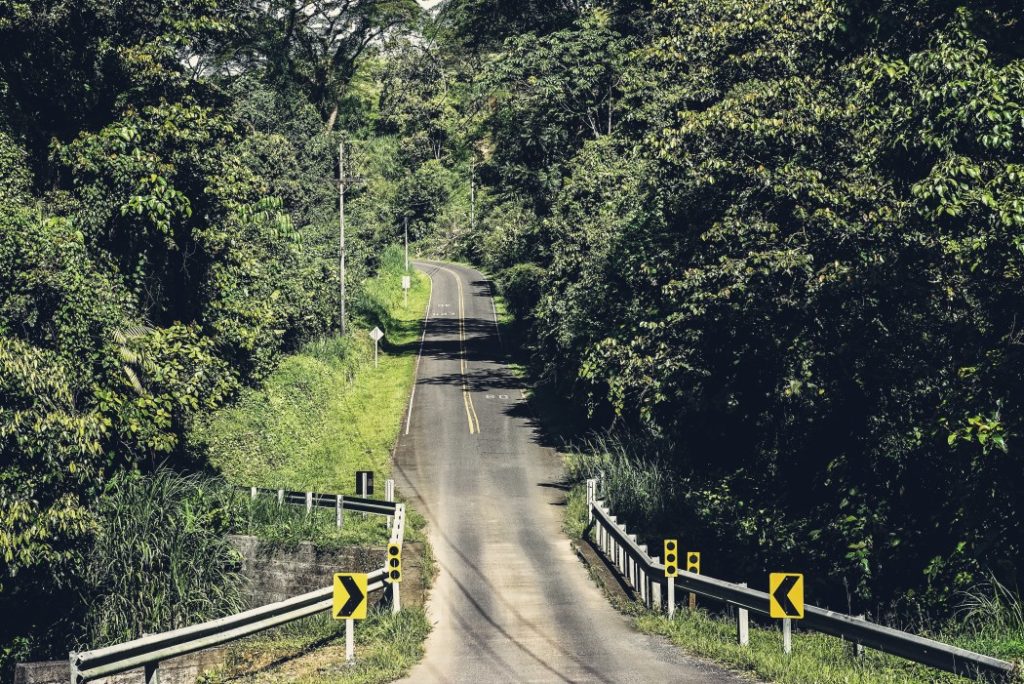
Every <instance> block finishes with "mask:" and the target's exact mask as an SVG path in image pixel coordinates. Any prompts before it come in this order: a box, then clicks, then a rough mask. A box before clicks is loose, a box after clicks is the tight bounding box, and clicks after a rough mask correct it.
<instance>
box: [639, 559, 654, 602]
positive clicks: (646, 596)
mask: <svg viewBox="0 0 1024 684" xmlns="http://www.w3.org/2000/svg"><path fill="white" fill-rule="evenodd" d="M640 550H641V551H643V552H644V555H645V556H646V555H647V544H641V545H640ZM641 560H642V559H641ZM637 569H638V570H639V572H638V573H637V574H638V575H639V576H640V598H641V599H643V602H644V605H645V606H647V607H648V608H650V607H651V588H650V586H648V584H647V564H646V563H641V562H640V561H637Z"/></svg>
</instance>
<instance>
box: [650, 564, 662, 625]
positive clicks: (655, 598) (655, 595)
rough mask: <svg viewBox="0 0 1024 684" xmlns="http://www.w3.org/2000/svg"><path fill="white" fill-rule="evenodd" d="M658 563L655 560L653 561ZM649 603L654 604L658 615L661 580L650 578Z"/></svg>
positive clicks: (659, 610)
mask: <svg viewBox="0 0 1024 684" xmlns="http://www.w3.org/2000/svg"><path fill="white" fill-rule="evenodd" d="M654 562H655V563H657V562H658V560H657V559H655V561H654ZM651 603H653V604H654V609H655V610H657V611H658V612H659V613H660V612H661V580H658V579H654V578H653V577H652V578H651Z"/></svg>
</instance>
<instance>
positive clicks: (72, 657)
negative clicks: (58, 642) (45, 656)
mask: <svg viewBox="0 0 1024 684" xmlns="http://www.w3.org/2000/svg"><path fill="white" fill-rule="evenodd" d="M68 661H69V663H70V664H71V684H79V682H81V681H82V680H81V678H80V676H79V674H78V652H77V651H71V653H69V654H68Z"/></svg>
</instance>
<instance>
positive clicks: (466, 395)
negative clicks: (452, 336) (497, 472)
mask: <svg viewBox="0 0 1024 684" xmlns="http://www.w3.org/2000/svg"><path fill="white" fill-rule="evenodd" d="M444 270H445V271H448V273H449V274H450V275H451V276H452V277H453V278H455V284H456V285H457V286H458V288H459V366H460V368H461V369H462V403H463V405H464V406H465V407H466V420H467V421H468V422H469V434H471V435H474V434H479V433H480V419H479V418H477V415H476V407H475V406H473V395H472V393H471V392H470V391H469V371H468V366H467V364H466V302H465V297H464V295H463V291H462V278H460V277H459V276H458V274H456V273H454V272H452V271H449V270H448V269H447V268H446V269H444Z"/></svg>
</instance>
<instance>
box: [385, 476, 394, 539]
mask: <svg viewBox="0 0 1024 684" xmlns="http://www.w3.org/2000/svg"><path fill="white" fill-rule="evenodd" d="M384 500H385V501H391V502H394V500H395V481H394V480H384ZM387 528H388V529H389V530H390V529H391V516H390V515H389V516H388V517H387Z"/></svg>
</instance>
